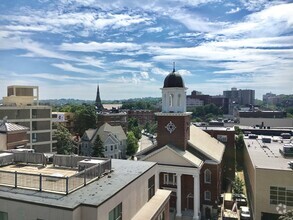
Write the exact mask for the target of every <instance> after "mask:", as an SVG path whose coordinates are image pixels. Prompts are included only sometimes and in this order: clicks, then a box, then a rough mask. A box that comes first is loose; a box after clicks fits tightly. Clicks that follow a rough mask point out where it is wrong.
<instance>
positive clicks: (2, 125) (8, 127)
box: [0, 120, 29, 133]
mask: <svg viewBox="0 0 293 220" xmlns="http://www.w3.org/2000/svg"><path fill="white" fill-rule="evenodd" d="M28 130H29V128H28V127H25V126H22V125H18V124H14V123H10V122H6V121H2V120H0V132H5V133H6V132H13V131H14V132H16V131H28Z"/></svg>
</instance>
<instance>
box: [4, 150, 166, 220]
mask: <svg viewBox="0 0 293 220" xmlns="http://www.w3.org/2000/svg"><path fill="white" fill-rule="evenodd" d="M59 156H61V157H63V156H64V155H59ZM4 157H5V159H6V163H7V161H8V160H9V159H12V158H13V154H7V153H6V155H5V156H3V157H2V156H1V154H0V164H3V163H1V160H3V159H4ZM65 157H71V156H65ZM72 157H74V156H72ZM74 158H75V159H78V158H80V157H74ZM5 159H4V160H5ZM67 159H68V158H67ZM81 159H82V158H81ZM62 160H63V159H62V158H61V160H60V161H62ZM91 160H93V162H94V161H96V162H97V164H92V165H93V166H91V167H88V168H87V169H86V170H83V171H79V170H78V169H77V167H64V165H63V166H59V167H56V166H57V165H55V167H53V166H51V165H47V166H45V167H42V169H35V167H36V165H37V164H33V165H32V164H27V163H21V166H15V165H14V164H10V165H9V164H8V165H4V166H0V183H1V184H0V191H1V195H0V219H1V220H2V219H3V220H8V219H9V220H20V219H21V220H32V219H34V220H117V219H129V220H131V219H133V220H144V219H145V220H157V219H169V196H170V191H167V190H159V189H158V186H157V185H155V183H156V182H157V180H156V179H155V178H156V172H157V164H156V163H152V162H142V161H129V160H117V159H113V160H105V161H104V162H103V161H102V160H95V159H90V158H87V159H85V160H84V162H89V161H91ZM63 161H64V160H63ZM80 162H82V161H80ZM53 163H54V158H53ZM38 166H41V165H40V164H39V165H38ZM23 170H26V172H28V171H29V172H30V173H29V174H28V173H26V175H24V174H22V172H23ZM15 171H17V175H16V174H15V173H16V172H15ZM91 171H94V172H92V173H91ZM85 172H86V173H87V174H89V175H85V174H84V173H85ZM57 174H58V175H57ZM4 176H5V178H4ZM15 176H17V181H14V178H15ZM84 176H86V177H87V178H84ZM89 178H91V179H90V180H89ZM72 187H73V190H70V191H68V189H72ZM58 190H59V191H60V192H56V191H58ZM64 190H66V193H64Z"/></svg>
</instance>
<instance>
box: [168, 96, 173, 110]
mask: <svg viewBox="0 0 293 220" xmlns="http://www.w3.org/2000/svg"><path fill="white" fill-rule="evenodd" d="M169 107H173V94H171V95H170V96H169Z"/></svg>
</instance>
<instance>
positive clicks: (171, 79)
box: [163, 68, 184, 88]
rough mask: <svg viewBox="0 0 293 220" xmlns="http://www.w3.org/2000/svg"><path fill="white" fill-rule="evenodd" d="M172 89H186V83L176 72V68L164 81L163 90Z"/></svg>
mask: <svg viewBox="0 0 293 220" xmlns="http://www.w3.org/2000/svg"><path fill="white" fill-rule="evenodd" d="M171 87H177V88H184V82H183V79H182V77H181V76H180V74H179V73H176V72H175V68H174V69H173V71H172V72H171V73H169V74H168V75H167V76H166V78H165V81H164V87H163V88H171Z"/></svg>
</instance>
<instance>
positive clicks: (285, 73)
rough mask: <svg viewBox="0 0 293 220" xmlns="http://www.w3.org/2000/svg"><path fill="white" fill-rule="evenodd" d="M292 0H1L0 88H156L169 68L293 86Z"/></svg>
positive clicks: (221, 82)
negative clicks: (28, 86) (19, 86)
mask: <svg viewBox="0 0 293 220" xmlns="http://www.w3.org/2000/svg"><path fill="white" fill-rule="evenodd" d="M292 12H293V2H292V1H285V0H284V1H283V0H276V1H269V0H267V1H266V0H233V1H225V0H144V1H141V0H135V1H134V0H107V1H105V0H59V1H53V0H52V1H49V0H30V1H23V0H2V1H0V98H1V97H3V96H6V95H7V92H6V90H7V86H9V85H34V86H39V92H40V99H55V98H57V99H59V98H74V99H85V100H94V99H95V96H96V89H97V85H98V84H99V86H100V94H101V99H102V100H113V99H115V100H119V99H128V98H140V97H160V96H161V90H160V88H161V87H162V86H163V81H164V78H165V77H166V75H167V74H168V73H170V72H171V71H172V69H173V62H175V68H176V71H178V72H179V73H180V74H181V75H182V77H183V79H184V82H185V86H186V87H187V88H188V90H187V94H190V92H191V91H193V90H196V91H200V92H202V93H204V94H209V95H220V94H223V90H230V89H231V88H232V87H237V88H238V89H254V90H255V91H256V97H257V98H259V99H261V98H262V95H263V94H264V93H267V92H273V93H276V94H293V13H292Z"/></svg>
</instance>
